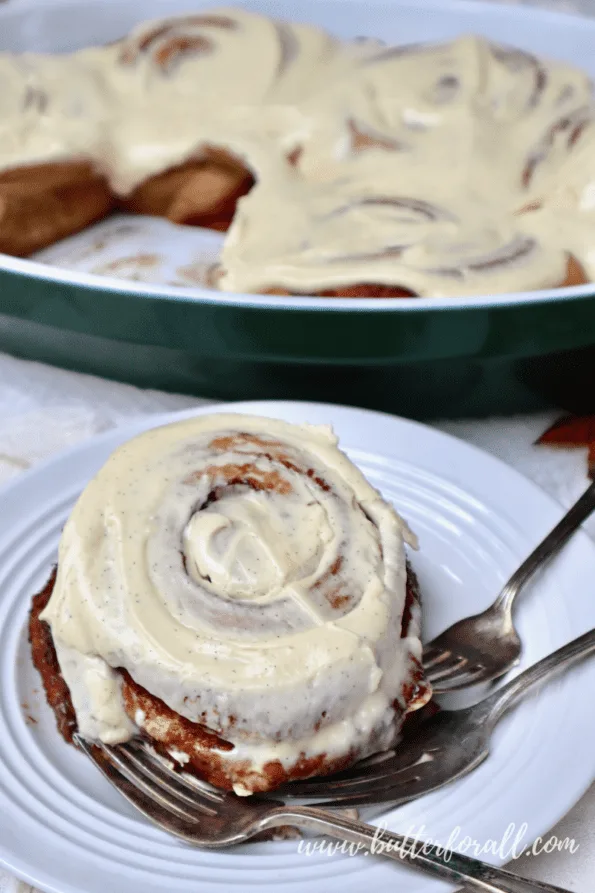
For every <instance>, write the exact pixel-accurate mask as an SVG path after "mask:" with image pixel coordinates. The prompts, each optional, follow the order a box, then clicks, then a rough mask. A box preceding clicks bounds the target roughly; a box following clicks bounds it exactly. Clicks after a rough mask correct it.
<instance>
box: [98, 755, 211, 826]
mask: <svg viewBox="0 0 595 893" xmlns="http://www.w3.org/2000/svg"><path fill="white" fill-rule="evenodd" d="M97 746H98V747H99V748H100V750H101V751H102V752H103V753H104V754H105V755H106V757H107V758H108V760H110V762H112V763H113V764H114V765H115V766H116V768H117V769H118V771H119V772H120V774H121V775H123V776H124V777H125V778H126V779H128V781H129V782H130V783H131V784H132V785H134V787H135V788H136V789H137V790H140V791H142V792H143V793H144V794H145V795H146V796H147V797H148V798H149V799H151V800H153V801H155V800H156V801H157V802H159V803H160V804H161V805H162V806H163V807H164V808H165V809H167V810H168V811H169V812H171V813H173V814H174V815H176V816H177V817H178V818H180V819H182V820H184V821H186V822H197V821H200V819H202V818H204V814H205V813H210V814H211V815H214V814H215V810H214V809H212V807H211V806H210V805H209V806H206V804H203V803H202V802H201V801H200V800H199V798H198V796H197V798H196V801H195V803H194V804H193V808H192V807H189V806H188V804H187V803H184V802H183V801H182V800H181V799H178V798H177V797H176V796H175V795H172V794H171V793H166V792H164V790H162V789H160V787H159V786H158V785H156V784H155V782H154V781H153V780H152V779H151V780H149V777H148V776H147V774H146V771H145V770H146V767H145V766H144V765H142V763H141V761H139V763H141V765H135V763H134V762H133V760H132V759H131V753H130V751H129V750H126V746H125V745H122V744H119V745H118V746H117V747H110V746H109V745H108V744H103V743H99V744H98V745H97Z"/></svg>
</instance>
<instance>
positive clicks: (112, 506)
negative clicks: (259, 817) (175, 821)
mask: <svg viewBox="0 0 595 893" xmlns="http://www.w3.org/2000/svg"><path fill="white" fill-rule="evenodd" d="M405 539H406V540H407V541H408V542H410V543H414V539H413V537H412V535H411V534H410V533H409V531H408V529H407V527H406V525H405V524H404V522H403V521H402V520H401V519H400V518H399V516H398V515H397V514H396V512H395V511H394V509H393V508H392V507H390V506H389V505H387V504H386V503H385V502H384V501H383V500H382V499H381V497H380V496H379V494H378V493H377V491H376V490H374V488H373V487H371V486H370V484H368V483H367V481H366V480H365V478H364V477H363V476H362V474H361V473H360V472H359V471H358V470H357V469H356V468H355V467H354V466H353V465H352V463H351V462H350V461H349V460H348V458H347V457H346V456H345V455H344V454H343V453H342V452H341V451H340V450H339V449H338V448H337V442H336V438H335V437H334V435H333V434H332V432H331V431H330V429H327V428H321V427H312V426H294V425H290V424H287V423H285V422H280V421H273V420H270V419H260V418H256V417H252V416H236V415H213V416H202V417H199V418H195V419H191V420H189V421H186V422H181V423H178V424H174V425H169V426H166V427H164V428H159V429H155V430H152V431H149V432H147V433H145V434H143V435H141V436H140V437H137V438H136V439H134V440H132V441H130V442H129V443H127V444H125V445H124V446H122V447H120V449H119V450H117V451H116V452H115V453H114V454H113V455H112V456H111V458H110V459H109V460H108V462H107V464H106V465H105V466H104V467H103V469H102V470H101V471H100V472H99V473H98V475H97V476H96V477H95V479H94V480H93V481H92V482H91V483H90V484H89V485H88V487H87V488H86V489H85V491H84V493H83V494H82V496H81V497H80V499H79V501H78V503H77V505H76V506H75V508H74V510H73V512H72V515H71V517H70V519H69V521H68V523H67V525H66V527H65V528H64V532H63V535H62V539H61V543H60V553H59V562H58V573H57V578H56V582H55V585H54V588H53V592H52V595H51V598H50V600H49V603H48V604H47V606H46V607H45V608H44V610H43V612H42V613H41V620H42V621H44V622H45V623H47V624H49V626H50V628H51V634H52V638H53V642H54V645H55V648H56V652H57V657H58V661H59V665H60V669H61V673H62V675H63V678H64V680H65V682H66V684H67V686H68V688H69V690H70V696H71V698H72V703H73V706H74V711H75V713H76V719H77V723H78V726H79V729H80V731H81V732H82V733H83V734H84V735H85V736H87V737H89V738H92V739H101V740H103V741H106V742H118V741H124V740H127V739H129V738H130V737H131V736H133V735H135V734H139V732H141V731H143V732H144V733H145V734H148V735H149V736H150V737H152V738H153V739H155V740H156V741H157V742H158V743H159V745H160V746H161V747H163V748H165V749H167V750H168V752H169V753H170V754H172V755H173V756H174V758H176V759H178V760H179V761H180V762H181V763H184V764H186V763H190V764H191V765H193V766H194V768H195V769H197V770H198V771H200V773H201V774H202V775H203V776H205V777H210V778H211V779H212V780H215V782H216V783H218V784H223V785H224V786H228V787H230V786H233V787H235V789H236V790H239V791H241V792H251V791H253V790H265V789H268V788H270V787H271V786H273V787H274V786H275V785H276V784H280V783H281V782H282V781H284V780H285V779H287V778H290V777H295V776H296V774H298V775H300V776H302V777H303V776H305V775H308V774H315V773H319V772H321V771H330V770H331V768H335V767H336V766H338V765H345V764H347V763H348V762H351V761H353V760H355V759H357V758H359V757H361V756H363V755H364V754H368V753H371V752H373V751H376V750H381V749H383V748H386V747H387V746H389V745H390V743H391V742H392V741H394V740H395V736H396V734H397V732H398V729H399V727H400V724H401V722H402V721H403V718H404V716H405V715H406V714H407V713H408V712H411V711H412V710H415V709H417V708H418V707H421V706H423V704H424V703H426V701H427V700H428V699H429V697H430V689H429V687H428V686H427V684H426V683H425V681H424V679H423V671H422V670H421V666H420V663H419V661H420V656H421V645H420V640H419V605H418V599H417V595H416V593H414V592H413V590H412V589H411V588H410V591H409V595H407V567H406V559H405V551H404V541H405ZM411 585H412V584H411V581H410V587H411Z"/></svg>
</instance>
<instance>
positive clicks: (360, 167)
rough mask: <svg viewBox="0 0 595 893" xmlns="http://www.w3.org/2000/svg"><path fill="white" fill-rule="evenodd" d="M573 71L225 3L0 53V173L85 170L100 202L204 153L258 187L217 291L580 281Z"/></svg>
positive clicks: (465, 288) (586, 205) (579, 143)
mask: <svg viewBox="0 0 595 893" xmlns="http://www.w3.org/2000/svg"><path fill="white" fill-rule="evenodd" d="M593 108H594V105H593V98H592V88H591V83H590V81H589V79H588V77H587V75H586V74H584V73H583V72H581V71H580V70H578V69H576V68H574V67H572V66H569V65H566V64H562V63H558V62H553V61H545V60H541V59H537V58H535V57H534V56H532V55H531V54H529V53H525V52H522V51H520V50H514V49H510V48H508V47H501V46H497V45H494V44H492V43H490V42H488V41H487V40H485V39H483V38H481V37H474V36H463V37H461V38H458V39H456V40H453V41H451V42H449V43H444V44H440V45H427V46H425V45H419V46H406V47H402V46H397V47H383V46H381V45H379V43H378V42H376V41H373V40H363V41H340V40H338V39H335V38H334V37H332V36H331V35H329V34H327V33H325V32H324V31H322V30H321V29H319V28H316V27H313V26H309V25H302V24H296V23H288V22H280V21H277V20H275V19H272V18H268V17H266V16H262V15H258V14H254V13H251V12H248V11H246V10H241V9H236V8H222V9H216V10H212V11H208V12H204V13H197V14H196V15H194V16H186V17H181V18H168V19H163V20H159V21H155V22H149V23H145V24H143V25H140V26H138V27H137V28H136V29H135V30H134V31H133V32H132V33H131V35H130V36H129V37H127V38H125V39H123V40H122V41H118V42H116V43H115V44H113V45H110V46H106V47H99V48H98V47H94V48H90V49H86V50H82V51H78V52H75V53H72V54H70V55H68V54H67V55H62V56H42V55H34V54H31V53H25V54H21V55H11V54H7V53H3V54H0V170H7V169H10V168H13V167H19V166H21V165H25V164H34V163H41V162H52V161H61V160H70V159H74V158H76V159H80V158H85V159H89V160H90V161H92V163H93V164H94V165H95V167H96V168H97V169H98V170H100V171H101V172H102V173H104V174H105V175H106V177H107V178H108V181H109V183H110V185H111V187H112V189H113V190H114V191H115V192H116V193H117V194H119V195H126V194H128V193H129V192H130V191H131V190H132V189H133V188H134V187H135V186H137V185H138V184H140V183H141V182H143V181H144V180H145V179H146V178H148V177H150V176H152V175H153V174H156V173H158V172H161V171H163V170H165V169H167V168H170V167H172V166H175V165H177V164H180V163H182V162H184V161H185V160H188V159H190V158H201V157H202V156H204V153H205V152H207V151H208V150H209V148H211V147H218V148H222V149H224V150H225V151H227V152H229V153H230V154H232V155H234V156H236V157H237V158H239V159H240V160H241V161H242V162H243V163H244V164H245V165H246V167H247V168H248V169H249V170H250V171H251V172H252V173H253V175H254V177H255V180H256V185H255V186H254V187H253V189H252V191H251V192H250V193H249V194H248V195H247V196H245V197H244V198H242V199H241V200H240V202H239V205H238V210H237V214H236V218H235V220H234V223H233V225H232V227H231V229H230V231H229V233H228V236H227V238H226V241H225V244H224V248H223V254H222V261H221V269H220V275H219V276H218V278H217V287H218V288H220V289H225V290H229V291H235V292H242V291H247V292H250V291H253V292H258V291H266V290H275V289H280V290H282V291H283V290H287V291H290V292H297V293H312V292H314V293H316V292H319V291H324V290H325V289H333V288H337V287H340V286H341V285H344V284H353V283H382V284H387V285H393V286H399V287H402V288H405V289H408V290H410V291H411V292H413V293H415V294H418V295H421V296H451V295H466V294H478V293H488V292H489V293H499V292H506V291H513V290H525V289H535V288H541V287H548V286H555V285H560V284H561V283H562V282H563V281H564V279H565V275H566V269H567V263H568V255H569V254H571V255H572V256H573V257H575V258H576V259H577V260H578V261H579V262H580V264H581V265H582V266H583V268H584V270H585V271H586V274H587V276H588V277H590V278H591V279H595V218H594V216H593V214H594V212H593V194H594V193H595V161H594V159H595V124H594V116H593Z"/></svg>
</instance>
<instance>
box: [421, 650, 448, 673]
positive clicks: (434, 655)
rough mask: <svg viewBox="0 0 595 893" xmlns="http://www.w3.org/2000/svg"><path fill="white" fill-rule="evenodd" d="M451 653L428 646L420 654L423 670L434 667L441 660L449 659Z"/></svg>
mask: <svg viewBox="0 0 595 893" xmlns="http://www.w3.org/2000/svg"><path fill="white" fill-rule="evenodd" d="M450 655H451V652H450V651H448V649H444V648H437V647H436V646H435V645H428V646H427V647H426V648H424V650H423V654H422V663H423V665H424V669H427V668H429V667H432V666H434V664H439V663H441V662H442V661H443V660H446V659H447V658H448V657H450Z"/></svg>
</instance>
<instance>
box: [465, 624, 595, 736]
mask: <svg viewBox="0 0 595 893" xmlns="http://www.w3.org/2000/svg"><path fill="white" fill-rule="evenodd" d="M592 654H595V629H592V630H590V631H589V632H588V633H584V634H583V635H582V636H579V637H578V639H573V640H572V642H569V643H568V645H564V646H563V647H562V648H558V650H557V651H554V652H553V653H552V654H548V656H547V657H544V658H543V659H542V660H540V661H537V663H536V664H533V666H532V667H529V668H528V669H527V670H524V672H522V673H519V675H518V676H515V677H514V679H511V680H510V682H507V683H506V685H503V686H502V687H501V688H498V689H496V691H495V692H494V693H493V694H491V695H489V696H488V697H487V698H484V700H483V701H480V702H479V704H476V705H475V706H474V707H469V708H468V710H469V712H472V713H474V714H477V718H478V722H485V723H489V724H492V725H495V724H496V723H497V722H498V720H499V719H500V717H501V716H502V714H503V713H505V712H506V711H507V710H509V709H510V708H511V707H512V706H514V704H516V703H517V701H519V700H520V699H521V698H522V697H524V696H525V695H526V694H527V693H528V692H529V691H530V690H531V689H533V688H537V687H538V686H540V685H543V683H544V682H547V681H549V680H550V679H553V678H554V677H555V676H558V675H559V674H560V673H562V672H563V671H564V670H567V669H569V667H572V666H574V664H576V663H578V662H579V661H581V660H584V659H585V658H586V657H589V656H590V655H592Z"/></svg>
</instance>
